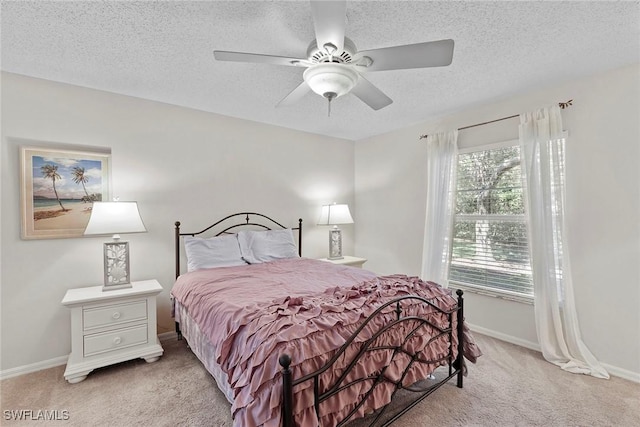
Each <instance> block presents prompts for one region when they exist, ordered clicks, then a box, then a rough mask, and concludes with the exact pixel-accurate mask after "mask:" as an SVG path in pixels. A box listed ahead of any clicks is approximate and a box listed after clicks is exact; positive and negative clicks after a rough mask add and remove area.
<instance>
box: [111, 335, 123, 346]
mask: <svg viewBox="0 0 640 427" xmlns="http://www.w3.org/2000/svg"><path fill="white" fill-rule="evenodd" d="M121 342H122V338H120V337H115V338H114V339H113V343H114V344H115V345H120V343H121Z"/></svg>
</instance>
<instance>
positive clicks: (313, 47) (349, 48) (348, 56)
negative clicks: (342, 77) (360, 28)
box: [307, 37, 357, 64]
mask: <svg viewBox="0 0 640 427" xmlns="http://www.w3.org/2000/svg"><path fill="white" fill-rule="evenodd" d="M356 52H357V49H356V45H355V44H354V43H353V42H352V41H351V40H350V39H348V38H347V37H345V38H344V47H343V49H342V51H340V52H337V51H336V52H334V53H333V54H332V55H329V52H327V51H326V50H325V49H321V48H319V47H318V43H317V42H316V40H312V41H311V43H310V44H309V47H308V48H307V58H309V61H311V62H315V63H317V64H320V63H323V62H334V63H339V64H347V63H350V62H351V60H352V59H353V57H354V55H355V54H356Z"/></svg>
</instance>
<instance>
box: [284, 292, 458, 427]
mask: <svg viewBox="0 0 640 427" xmlns="http://www.w3.org/2000/svg"><path fill="white" fill-rule="evenodd" d="M456 294H457V295H458V303H457V306H456V307H454V308H453V309H451V310H443V309H441V308H439V307H438V306H436V305H434V304H433V303H432V302H430V301H429V300H427V299H425V298H422V297H419V296H413V295H408V296H403V297H399V298H396V299H394V300H392V301H389V302H387V303H385V304H384V305H382V306H380V307H379V308H378V309H377V310H376V311H375V312H373V313H372V314H371V315H370V316H369V317H368V318H367V319H366V320H365V321H364V322H363V324H362V325H361V326H360V327H359V328H358V329H357V330H356V331H355V332H354V333H353V334H352V335H351V337H349V339H348V340H347V341H346V342H345V343H344V345H343V346H342V347H341V348H340V349H339V350H338V351H337V352H336V354H335V355H334V356H333V357H332V358H331V359H330V360H329V361H328V362H327V363H326V364H325V365H324V366H323V367H321V368H320V369H318V370H317V371H315V372H312V373H310V374H308V375H305V376H303V377H301V378H298V379H293V378H292V373H291V369H290V366H291V357H290V356H289V355H287V354H283V355H282V356H280V359H279V362H280V365H281V366H282V368H283V369H282V382H283V400H282V419H283V422H282V424H283V427H294V425H295V424H294V419H293V415H294V414H293V407H294V402H293V399H294V397H293V388H294V387H295V386H296V385H298V384H302V383H305V382H307V381H312V382H313V391H314V392H313V395H314V408H315V412H316V415H317V416H318V419H320V416H321V413H320V404H321V403H322V402H324V401H325V400H327V399H329V398H331V397H332V396H335V395H336V394H338V393H340V392H341V391H343V390H345V389H347V388H349V387H351V386H354V385H356V384H361V383H363V382H367V381H368V382H369V383H371V386H370V388H369V389H368V391H366V393H364V394H363V395H361V396H362V397H361V399H360V400H359V401H358V402H357V403H356V404H355V407H354V408H353V409H352V410H351V411H350V412H349V413H348V414H347V415H346V416H345V417H344V419H342V420H340V421H339V422H338V424H337V425H338V426H342V425H344V424H346V423H347V422H349V421H350V420H351V419H352V417H353V416H354V415H355V414H356V413H357V411H358V409H359V408H360V407H362V405H364V404H365V402H366V401H367V399H368V398H369V396H370V395H371V394H372V393H373V391H374V389H375V388H376V386H378V385H379V384H380V383H382V382H386V383H390V384H392V387H394V390H393V393H392V395H391V398H392V400H393V397H394V396H395V394H396V393H397V392H398V391H399V390H403V389H404V390H408V391H411V392H414V393H416V397H415V398H413V399H412V400H411V401H410V402H409V403H408V404H407V405H405V406H404V407H402V408H400V409H398V410H396V411H395V413H393V414H391V415H390V417H387V418H386V419H385V418H383V417H384V415H385V413H386V411H387V409H388V408H389V405H388V404H387V405H386V406H384V407H382V408H378V410H377V411H376V413H375V417H373V418H374V419H373V421H372V422H371V423H370V424H369V425H370V426H375V425H378V424H377V423H378V422H381V424H380V425H383V426H388V425H390V424H391V423H393V422H394V421H396V420H397V419H398V418H400V417H401V416H402V415H404V414H405V413H406V412H407V411H409V410H410V409H411V408H413V407H414V406H415V405H417V404H418V403H420V402H421V401H422V400H423V399H425V398H426V397H427V396H429V395H430V394H431V393H433V392H434V391H435V390H437V389H438V388H440V387H441V386H442V385H443V384H445V383H446V382H448V381H449V380H450V379H451V378H453V377H457V386H458V387H460V388H462V379H463V374H464V372H463V369H464V368H463V367H464V362H463V341H464V334H463V327H464V325H463V322H464V315H463V298H462V294H463V292H462V291H461V290H457V291H456ZM416 301H419V302H422V303H424V304H427V305H429V306H430V307H432V308H433V309H434V311H432V313H441V314H442V315H445V316H446V318H447V322H448V323H447V325H445V327H442V326H438V325H436V324H435V323H434V322H432V321H431V320H429V318H428V317H429V315H425V316H424V317H422V316H416V315H406V316H404V315H403V309H402V303H403V302H413V303H415V302H416ZM389 306H395V307H394V311H395V313H396V316H395V320H393V321H392V322H389V323H387V324H385V325H384V326H383V327H381V328H380V329H379V330H377V331H376V332H375V333H374V334H373V336H371V338H369V339H367V340H366V341H364V342H363V343H362V344H361V345H360V349H359V351H358V353H357V354H356V355H355V356H354V357H353V359H352V360H351V361H350V362H349V363H348V365H347V367H346V368H345V369H344V372H342V373H341V374H340V376H339V377H338V378H337V380H335V382H334V383H333V384H330V385H325V386H324V387H323V390H320V375H322V373H324V372H325V371H327V370H328V369H332V367H333V365H334V362H336V360H338V359H339V358H340V357H344V356H343V354H344V353H345V351H346V349H347V348H348V347H349V346H350V345H351V344H352V342H353V341H354V340H355V339H356V337H357V336H358V334H359V333H360V332H361V331H362V330H363V329H364V328H365V327H367V325H368V324H369V323H370V322H371V321H372V320H373V319H374V318H375V317H376V316H378V315H379V314H380V313H381V312H383V311H384V310H385V309H387V308H388V307H389ZM387 311H388V310H387ZM405 311H406V310H405ZM432 313H431V314H432ZM453 316H456V317H455V319H456V324H457V325H456V328H455V329H454V327H453V324H454V322H453V319H454V317H453ZM403 323H404V324H405V325H401V324H403ZM399 325H400V326H406V325H411V326H410V328H408V329H407V330H408V333H406V334H404V335H403V338H402V339H401V340H400V343H399V344H397V345H395V346H380V345H376V344H375V343H376V340H377V339H378V338H379V337H380V336H381V335H382V334H384V333H385V332H388V331H389V330H390V329H392V328H396V327H398V326H399ZM416 325H417V326H416ZM424 327H428V328H430V329H431V330H432V331H434V332H435V335H434V336H433V337H431V338H430V339H429V341H428V343H427V345H429V344H430V343H431V342H433V341H434V340H436V339H438V338H440V337H442V336H445V337H447V338H446V339H447V340H448V343H449V348H448V352H447V354H446V355H444V356H443V357H440V358H438V359H436V360H425V359H424V358H423V357H422V356H421V355H420V353H421V350H422V349H418V350H417V351H410V350H408V349H407V348H406V347H405V344H407V342H408V341H409V340H410V339H411V338H412V337H414V336H415V335H416V333H418V332H419V331H420V330H421V328H424ZM454 334H456V338H457V341H458V343H457V348H455V349H454ZM380 350H386V351H392V352H393V353H392V354H393V356H392V358H391V361H390V362H389V364H388V365H387V366H385V367H384V368H382V369H381V370H379V371H377V372H375V373H374V374H372V375H370V376H368V377H366V378H358V379H355V380H352V381H348V382H347V381H345V380H346V378H347V377H348V374H349V373H350V372H351V371H352V369H353V368H354V367H355V366H356V365H357V363H358V361H360V359H361V358H363V357H365V355H366V354H368V353H370V352H373V351H380ZM454 350H455V351H454ZM401 353H404V354H405V355H407V356H409V358H410V362H409V363H408V364H407V366H406V368H405V369H404V371H403V372H402V375H401V377H400V379H399V380H397V381H394V380H392V379H390V378H388V376H385V371H386V370H387V368H388V367H389V365H390V364H391V363H392V362H393V360H394V359H395V358H396V356H398V355H399V354H401ZM456 353H457V354H456ZM415 363H427V364H440V365H441V366H446V365H448V369H449V371H448V375H447V376H446V377H444V378H443V379H441V380H440V381H438V382H435V383H432V384H430V385H429V386H428V387H425V388H417V387H415V386H409V387H405V386H404V385H403V381H404V379H405V377H406V376H407V374H408V373H409V371H410V369H411V367H412V366H413V365H414V364H415Z"/></svg>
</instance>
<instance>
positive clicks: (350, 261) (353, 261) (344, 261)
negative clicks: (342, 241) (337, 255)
mask: <svg viewBox="0 0 640 427" xmlns="http://www.w3.org/2000/svg"><path fill="white" fill-rule="evenodd" d="M320 261H327V262H331V263H333V264H338V265H350V266H352V267H359V268H362V264H364V263H365V262H367V259H366V258H358V257H355V256H347V255H345V256H344V258H341V259H329V258H320Z"/></svg>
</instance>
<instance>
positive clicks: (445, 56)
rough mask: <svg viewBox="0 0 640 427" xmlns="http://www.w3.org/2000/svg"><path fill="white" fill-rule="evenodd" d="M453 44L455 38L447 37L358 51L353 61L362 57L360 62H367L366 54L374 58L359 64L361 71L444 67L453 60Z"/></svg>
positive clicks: (355, 61) (356, 61)
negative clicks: (369, 63)
mask: <svg viewBox="0 0 640 427" xmlns="http://www.w3.org/2000/svg"><path fill="white" fill-rule="evenodd" d="M453 44H454V43H453V40H451V39H447V40H438V41H435V42H425V43H416V44H406V45H402V46H394V47H383V48H381V49H372V50H365V51H362V52H358V53H357V54H356V55H355V56H354V58H353V60H352V62H353V63H355V64H358V61H360V60H361V59H362V61H360V62H361V63H362V64H366V63H367V62H368V61H367V60H366V58H364V57H365V56H366V57H369V58H371V60H373V63H371V65H369V66H359V67H358V71H361V72H365V71H366V72H369V71H384V70H402V69H407V68H427V67H443V66H445V65H449V64H451V61H452V60H453ZM363 58H364V59H363Z"/></svg>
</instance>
